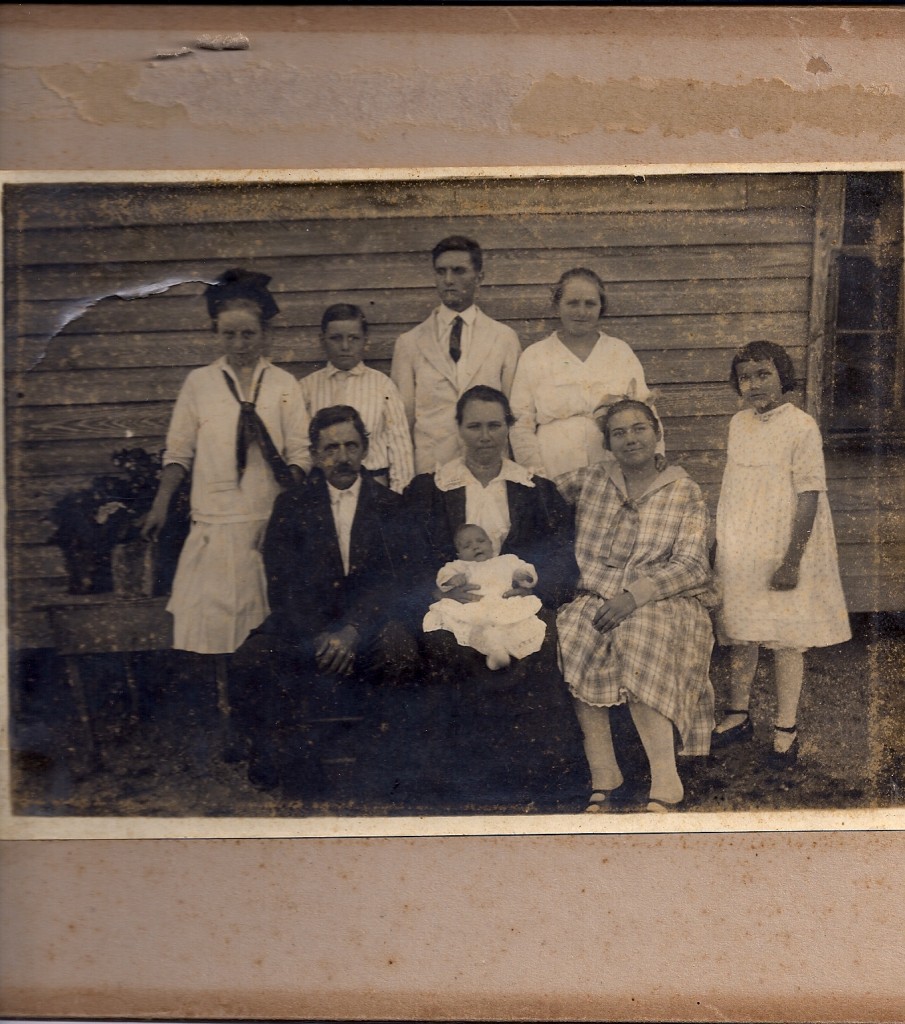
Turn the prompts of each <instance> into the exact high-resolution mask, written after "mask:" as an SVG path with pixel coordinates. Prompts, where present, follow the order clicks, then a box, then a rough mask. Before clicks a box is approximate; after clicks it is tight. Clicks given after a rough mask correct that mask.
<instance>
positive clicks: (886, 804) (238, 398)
mask: <svg viewBox="0 0 905 1024" xmlns="http://www.w3.org/2000/svg"><path fill="white" fill-rule="evenodd" d="M3 241H4V264H3V267H4V302H5V321H4V322H5V339H4V373H5V405H4V408H5V419H4V427H5V493H6V508H7V516H6V559H7V567H8V579H9V587H8V604H7V611H8V616H7V630H6V636H7V657H8V689H7V695H6V698H7V699H6V708H7V723H6V728H7V736H8V750H9V753H8V760H7V763H6V764H5V765H4V772H5V776H6V781H7V797H6V799H7V801H8V806H7V809H6V820H7V827H8V828H9V829H10V830H11V831H12V832H13V834H15V832H16V829H17V828H21V829H24V830H25V831H28V830H29V829H32V828H37V829H38V831H40V829H41V828H42V827H45V826H47V825H49V827H50V828H52V829H53V830H55V831H54V832H53V834H54V835H57V836H65V837H73V838H77V837H80V836H87V835H89V834H90V835H98V834H105V835H110V836H114V835H117V834H121V833H120V832H118V830H121V829H123V828H127V829H134V827H135V824H136V823H137V822H142V823H143V825H142V827H143V829H144V831H143V832H142V833H141V834H142V835H146V836H154V835H160V836H163V835H170V834H173V833H172V831H168V830H169V829H171V828H172V827H174V826H173V823H174V822H175V823H176V824H175V827H176V828H178V829H179V830H180V834H192V835H199V836H203V835H213V834H217V835H225V834H237V835H238V834H264V833H262V832H261V827H262V826H261V824H260V823H261V822H266V821H268V820H269V821H271V822H277V823H278V824H277V825H276V828H277V830H278V833H277V834H324V830H325V829H326V830H329V834H375V835H380V834H386V835H393V834H400V833H402V834H416V835H417V834H436V833H438V832H439V833H442V834H448V833H452V834H456V833H463V834H465V833H470V832H474V831H478V832H488V833H491V834H492V833H496V832H499V831H507V830H511V831H517V832H528V833H530V832H532V831H541V832H544V831H547V832H549V831H553V832H573V831H575V832H578V831H587V830H588V829H591V830H604V831H606V830H610V831H648V830H654V831H657V830H660V831H662V830H667V831H669V830H673V831H677V832H680V831H693V830H696V829H699V830H704V831H710V830H726V831H732V830H733V829H735V828H740V829H751V828H759V829H768V830H769V829H782V828H789V827H798V828H801V827H807V824H806V822H807V820H808V819H807V815H808V814H809V813H811V812H819V814H820V815H823V816H824V817H818V818H817V819H815V820H819V821H822V822H830V825H829V826H828V827H844V826H843V825H842V824H840V822H841V820H842V818H841V817H840V815H842V816H843V817H844V818H845V819H846V820H847V821H857V822H859V823H860V824H859V827H890V826H889V822H890V821H894V820H897V821H899V823H900V826H901V820H902V819H901V818H900V817H897V813H898V812H899V811H900V810H901V808H902V806H903V801H905V794H903V785H905V750H903V736H905V699H903V697H902V694H901V686H900V669H899V668H898V666H900V665H901V662H902V657H903V649H905V646H903V645H905V544H903V541H902V525H901V522H902V520H901V516H902V509H903V508H905V318H903V308H905V305H903V171H902V169H901V168H886V169H882V170H877V169H875V168H874V167H865V168H859V167H856V166H853V167H842V168H840V169H833V170H814V169H803V170H800V171H784V172H782V173H779V172H775V171H760V170H757V169H756V168H752V169H750V170H749V169H745V168H740V169H738V170H733V171H731V172H726V173H713V172H708V171H705V170H704V169H702V170H700V171H696V172H694V173H692V172H689V173H656V174H644V175H625V174H616V173H603V172H600V173H593V172H591V171H583V172H581V173H569V172H567V171H565V170H564V171H561V172H558V173H539V172H538V173H532V172H530V171H528V170H525V171H522V170H513V172H512V173H509V174H504V173H502V172H496V173H495V174H492V173H488V174H475V175H472V176H468V177H465V176H462V175H458V176H456V175H452V174H450V175H444V174H443V173H442V172H436V173H433V172H428V173H422V172H419V173H418V174H408V175H407V174H405V173H403V172H399V173H397V174H390V173H387V174H383V175H378V176H376V177H366V176H364V175H359V176H356V175H354V174H349V175H332V176H331V175H323V176H320V177H319V176H318V175H316V174H312V175H306V176H304V177H302V178H296V179H293V178H291V177H290V176H282V177H280V176H279V175H272V176H269V177H268V176H261V178H260V179H259V180H253V179H251V180H250V179H249V176H243V179H242V180H239V178H238V177H237V176H230V175H224V176H217V175H214V174H210V175H206V176H197V175H196V176H191V175H181V176H180V175H179V174H173V175H171V176H169V178H168V180H151V179H150V178H146V179H145V180H142V176H141V175H136V176H135V177H134V178H133V179H131V180H125V179H121V180H102V176H98V178H97V180H89V181H78V182H73V181H56V182H54V181H46V180H41V181H39V180H35V181H23V180H17V181H16V182H12V183H7V184H5V186H4V188H3ZM889 812H892V814H893V817H892V818H890V817H888V816H886V817H884V815H888V814H889ZM752 816H754V817H752ZM753 821H754V822H756V824H752V822H753ZM803 823H805V824H804V826H803ZM98 828H100V829H101V832H100V833H99V832H98ZM284 829H285V830H286V831H285V832H284V831H281V830H284ZM130 834H134V831H133V832H131V833H130ZM268 834H273V833H268Z"/></svg>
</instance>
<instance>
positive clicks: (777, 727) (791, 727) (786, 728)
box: [773, 723, 798, 732]
mask: <svg viewBox="0 0 905 1024" xmlns="http://www.w3.org/2000/svg"><path fill="white" fill-rule="evenodd" d="M773 728H774V729H775V730H776V731H777V732H798V725H797V723H796V724H795V725H774V726H773Z"/></svg>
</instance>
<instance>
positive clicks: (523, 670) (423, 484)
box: [405, 385, 586, 810]
mask: <svg viewBox="0 0 905 1024" xmlns="http://www.w3.org/2000/svg"><path fill="white" fill-rule="evenodd" d="M456 422H457V423H458V429H459V434H460V436H461V438H462V441H463V443H464V447H465V454H464V456H462V457H460V458H457V459H454V460H452V461H451V462H448V463H446V464H445V465H444V466H442V467H440V468H439V469H438V470H437V471H436V473H424V474H421V475H419V476H417V477H415V479H414V480H413V481H412V482H411V484H410V485H409V487H408V489H407V490H406V492H405V499H406V506H407V517H408V520H409V522H411V523H412V524H413V525H415V524H417V526H419V527H420V528H421V529H422V530H423V531H424V533H425V535H426V540H427V549H428V552H429V554H428V557H427V561H426V564H425V565H424V572H423V578H422V581H421V582H422V584H423V586H424V597H425V600H424V606H425V611H426V610H427V605H428V604H429V603H430V601H432V600H434V599H435V597H436V596H439V595H437V594H435V592H434V589H433V585H434V579H435V577H436V574H437V570H438V569H439V568H440V567H441V566H442V565H443V564H444V563H446V562H449V561H450V560H451V559H453V558H455V557H456V548H455V543H454V538H455V534H456V531H457V530H458V529H459V527H460V526H462V524H463V523H466V522H467V523H475V524H477V525H479V526H480V527H482V528H483V529H484V531H485V532H486V533H487V534H488V535H489V537H490V538H491V541H492V542H493V546H494V554H514V555H517V556H518V557H519V558H521V559H523V560H524V561H526V562H529V563H531V564H532V565H533V566H534V567H535V569H536V571H537V583H536V585H535V586H534V587H533V588H532V589H533V592H534V593H535V594H536V595H537V597H539V598H540V600H541V602H542V603H543V608H542V610H541V612H540V613H539V614H540V617H541V618H542V619H543V620H544V622H545V623H546V625H547V633H546V637H545V640H544V643H543V646H542V647H541V649H540V650H539V651H538V652H537V653H536V654H532V655H529V656H528V657H526V658H523V659H521V660H513V661H512V664H511V665H510V667H509V668H506V669H503V670H496V671H494V670H492V669H490V668H489V667H488V665H487V662H486V659H485V657H484V656H483V655H482V654H480V653H479V652H478V651H476V650H474V649H472V648H470V647H463V646H460V645H459V643H458V642H457V641H456V638H455V636H454V635H453V633H452V632H450V631H448V630H443V629H440V630H436V631H433V632H429V633H424V634H422V643H423V648H424V656H425V663H426V671H427V674H428V680H427V681H426V687H425V705H423V706H425V707H427V709H428V710H427V712H426V713H425V715H424V717H423V719H422V722H421V724H420V727H419V728H418V730H417V731H418V735H417V736H412V742H413V744H417V745H418V746H419V750H420V760H421V767H422V769H423V771H424V772H425V773H427V774H428V775H430V776H431V777H432V781H433V783H434V792H435V794H436V796H438V797H439V798H440V802H441V803H442V802H443V801H444V799H445V800H447V801H449V800H452V801H455V802H457V803H458V804H460V805H464V807H469V806H481V807H484V808H492V807H499V808H500V809H512V805H513V804H515V805H518V804H521V805H530V804H534V805H536V806H538V807H541V806H543V807H545V808H548V809H553V808H555V807H560V808H561V809H563V810H572V809H574V808H573V807H572V806H571V802H570V801H571V800H572V799H573V798H574V797H577V796H580V794H581V793H582V787H583V786H585V785H586V769H585V767H584V764H583V757H582V747H581V736H580V730H579V729H578V725H577V721H576V718H575V713H574V711H573V709H572V707H571V706H570V701H569V697H568V691H567V689H566V687H565V685H564V683H563V679H562V674H561V672H560V670H559V667H558V664H557V653H556V648H557V643H556V626H555V611H556V609H557V608H558V607H559V605H561V604H562V603H563V602H565V601H568V600H570V599H571V598H572V596H573V594H574V588H575V584H576V581H577V578H578V567H577V565H576V562H575V556H574V551H573V532H572V514H571V510H570V509H569V507H568V506H567V504H566V503H565V502H564V501H563V499H562V497H561V496H560V495H559V493H558V491H557V490H556V487H555V486H554V485H553V484H552V483H551V482H550V481H549V480H546V479H544V478H543V477H538V476H535V475H534V474H532V473H531V472H530V471H529V470H527V469H525V468H524V467H522V466H519V465H517V464H516V463H515V462H513V461H512V460H510V459H509V458H507V457H506V453H507V452H508V445H509V427H510V426H511V424H512V422H513V416H512V412H511V410H510V408H509V402H508V400H507V398H506V396H505V395H504V394H503V393H502V392H500V391H497V390H496V389H495V388H491V387H487V386H484V385H479V386H477V387H473V388H471V389H470V390H468V391H466V392H465V394H464V395H462V397H461V398H460V399H459V402H458V405H457V407H456ZM515 584H516V585H515V586H514V587H513V591H512V595H513V596H518V595H524V594H529V593H531V592H532V589H526V588H524V587H522V586H519V585H518V581H515ZM476 589H478V588H477V587H476V586H475V585H474V584H468V583H464V584H462V585H460V586H459V587H456V588H454V589H452V590H445V591H444V593H443V595H442V596H443V597H446V598H453V599H454V600H458V601H460V602H462V603H468V602H470V601H473V600H478V599H479V598H478V597H477V596H476V595H475V594H474V591H475V590H476Z"/></svg>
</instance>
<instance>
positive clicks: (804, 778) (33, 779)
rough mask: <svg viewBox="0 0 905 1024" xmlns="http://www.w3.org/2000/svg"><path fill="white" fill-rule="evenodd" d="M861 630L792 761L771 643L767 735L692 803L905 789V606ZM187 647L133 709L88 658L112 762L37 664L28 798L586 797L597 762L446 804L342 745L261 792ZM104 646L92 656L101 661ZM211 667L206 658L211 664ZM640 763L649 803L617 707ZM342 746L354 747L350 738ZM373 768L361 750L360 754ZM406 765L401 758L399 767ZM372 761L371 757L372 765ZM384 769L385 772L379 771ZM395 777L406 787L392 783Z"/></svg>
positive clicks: (794, 803) (145, 672)
mask: <svg viewBox="0 0 905 1024" xmlns="http://www.w3.org/2000/svg"><path fill="white" fill-rule="evenodd" d="M852 625H853V632H854V637H853V639H852V641H850V642H849V643H847V644H841V645H839V646H837V647H833V648H825V649H822V650H814V651H811V652H809V653H808V655H807V656H806V679H805V687H804V692H803V695H802V702H801V710H800V715H799V725H800V737H801V752H800V758H799V763H798V764H797V765H796V766H795V767H794V768H793V769H790V770H787V771H785V772H775V771H772V770H770V769H768V768H767V767H766V766H765V764H764V757H765V754H766V752H767V750H768V748H769V743H770V740H771V729H770V726H771V721H772V718H771V716H772V711H773V698H772V661H771V657H770V655H769V654H768V653H765V654H763V655H762V657H761V664H760V667H759V669H758V674H757V679H756V682H755V691H754V695H753V701H752V705H751V713H752V718H753V720H754V724H755V739H754V741H753V742H752V743H746V744H743V745H739V746H736V747H731V748H729V749H727V750H725V751H719V752H716V753H714V754H712V755H711V756H710V757H709V758H706V759H705V758H694V759H683V761H682V764H681V768H680V770H681V772H682V774H683V777H684V779H685V783H686V801H685V807H686V809H687V810H695V811H726V810H733V811H740V810H744V811H760V810H784V809H805V808H825V809H847V808H855V807H886V806H896V805H901V804H902V803H903V802H905V616H893V615H884V616H855V617H853V623H852ZM178 657H179V656H178V655H176V654H170V653H167V654H163V655H160V654H157V655H148V656H146V658H147V659H148V660H146V661H145V662H144V663H139V664H138V665H137V666H136V674H137V677H138V679H139V685H140V706H139V709H138V715H137V716H135V717H134V718H133V717H132V716H130V714H129V703H128V699H127V693H126V692H125V688H124V686H123V679H122V663H121V661H119V659H118V657H117V656H106V657H104V658H97V659H93V660H92V661H91V663H90V664H88V665H84V666H83V668H84V670H85V671H84V676H85V677H86V678H89V679H91V680H92V688H91V689H92V692H91V693H90V694H89V698H90V701H91V710H92V717H93V719H94V722H95V728H96V734H97V739H98V747H99V751H100V762H99V763H97V764H93V763H91V761H90V760H88V759H86V757H85V750H84V744H83V742H82V736H81V733H80V730H79V728H78V720H77V718H76V717H75V715H74V713H73V708H72V707H71V704H70V701H69V695H68V691H67V689H66V685H65V682H64V679H63V676H62V667H61V665H60V663H59V661H58V659H56V658H55V657H53V656H51V655H50V654H49V653H47V652H45V653H44V654H43V655H42V656H41V657H39V658H36V659H32V660H31V661H30V662H29V663H27V664H26V665H25V667H24V671H23V673H22V674H21V677H20V679H19V681H18V682H19V685H18V689H17V690H16V691H15V692H14V694H13V701H12V704H13V707H14V714H13V720H12V723H11V726H12V728H11V737H12V747H13V754H12V769H13V770H12V787H13V805H14V809H15V812H16V813H17V814H24V815H80V816H123V815H128V816H132V815H141V816H151V817H155V816H167V817H170V816H176V817H179V816H193V817H224V816H237V817H255V816H290V817H302V816H314V815H318V816H320V815H366V816H371V815H374V816H379V815H400V814H461V813H469V812H470V811H472V810H480V811H481V813H484V814H487V813H508V814H524V813H531V812H533V811H538V810H543V811H544V813H550V812H551V811H561V812H563V813H573V812H576V811H580V810H582V809H583V807H584V799H585V797H586V785H587V783H586V780H585V775H584V772H585V766H584V765H583V764H582V765H576V775H575V778H576V780H577V782H576V784H575V785H574V786H573V787H572V788H571V790H570V791H569V792H568V793H567V794H565V795H564V796H563V799H562V801H561V802H560V803H559V804H558V806H556V807H543V808H539V807H536V806H534V805H532V804H527V805H524V804H521V805H512V804H508V805H506V804H494V805H492V806H487V805H484V806H481V807H480V808H477V807H474V806H472V805H469V804H468V803H467V802H460V803H458V804H449V803H447V804H445V805H444V804H442V803H440V802H438V801H436V800H429V799H427V798H425V797H424V796H423V795H418V794H407V793H406V787H405V780H404V779H396V780H395V784H393V780H390V785H389V786H388V785H387V781H388V780H387V779H382V780H379V779H377V776H378V775H379V774H380V770H381V769H380V768H379V767H378V768H377V769H376V775H373V773H372V775H373V781H374V782H375V786H374V787H370V786H369V785H368V782H369V781H371V779H372V776H367V777H366V778H365V779H364V784H363V779H362V776H361V774H360V772H359V773H358V774H357V773H356V763H355V759H354V756H349V755H350V754H354V751H352V752H346V756H338V757H333V758H328V759H327V761H326V763H325V764H324V771H325V773H326V774H327V776H328V782H329V784H330V793H331V796H330V799H329V800H324V799H310V798H309V799H307V800H303V799H300V798H298V797H290V796H285V795H282V794H281V793H280V792H279V791H278V792H276V793H265V792H260V791H259V790H257V789H255V788H254V787H253V786H251V785H250V784H249V782H248V781H247V778H246V771H245V766H244V765H243V764H242V763H236V762H233V763H228V762H226V761H224V759H223V757H222V746H221V730H220V719H219V716H218V713H217V709H216V706H215V702H214V699H213V682H212V680H209V679H206V678H205V677H204V675H203V674H198V675H192V673H191V672H189V674H188V675H187V674H186V671H185V664H184V663H179V664H181V669H179V668H177V667H176V663H175V662H174V660H173V659H178ZM87 660H88V659H86V661H87ZM727 669H728V652H727V651H726V650H725V649H721V648H717V649H716V651H715V654H714V661H713V668H712V678H713V683H714V688H715V690H716V694H717V708H718V709H720V708H721V707H723V706H725V700H726V693H727V686H728V671H727ZM199 673H200V670H199ZM614 718H615V721H614V731H615V734H616V740H617V746H618V748H619V749H620V751H621V756H622V760H623V761H624V768H625V769H626V774H627V776H629V777H628V778H627V783H626V786H625V787H624V791H623V792H622V793H621V794H620V795H621V796H622V798H623V800H622V802H621V803H620V805H619V807H620V809H623V810H624V811H626V812H632V811H635V810H638V809H639V807H640V806H643V801H644V800H645V798H646V792H647V782H648V780H647V778H646V774H645V769H646V764H645V760H644V757H643V753H642V752H641V749H640V745H639V743H638V740H637V736H636V734H635V733H634V730H633V728H632V727H631V725H630V724H629V719H628V716H626V715H621V716H619V715H617V716H614ZM334 753H335V754H337V753H338V754H340V755H342V754H343V752H342V751H334ZM357 767H359V768H360V765H359V766H357ZM387 770H388V771H390V770H391V769H387ZM369 771H370V769H369ZM378 783H379V784H378ZM393 788H395V790H396V792H397V795H396V797H395V798H394V799H391V800H387V799H386V797H385V795H384V796H382V797H381V796H378V797H375V796H374V795H373V793H374V792H378V793H381V794H385V793H386V792H387V790H388V789H393Z"/></svg>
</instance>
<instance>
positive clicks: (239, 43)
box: [195, 32, 251, 50]
mask: <svg viewBox="0 0 905 1024" xmlns="http://www.w3.org/2000/svg"><path fill="white" fill-rule="evenodd" d="M250 46H251V43H250V42H249V41H248V36H246V35H243V34H242V33H241V32H231V33H228V34H226V35H223V34H217V33H205V34H204V35H201V36H198V38H197V39H196V40H195V48H196V49H198V50H247V49H248V48H249V47H250Z"/></svg>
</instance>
